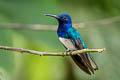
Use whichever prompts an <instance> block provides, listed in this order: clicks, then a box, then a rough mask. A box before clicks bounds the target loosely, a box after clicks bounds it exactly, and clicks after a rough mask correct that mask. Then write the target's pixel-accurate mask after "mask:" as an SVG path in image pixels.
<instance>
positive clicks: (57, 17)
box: [44, 14, 60, 19]
mask: <svg viewBox="0 0 120 80" xmlns="http://www.w3.org/2000/svg"><path fill="white" fill-rule="evenodd" d="M44 15H45V16H51V17H54V18H56V19H60V17H59V16H57V15H53V14H44Z"/></svg>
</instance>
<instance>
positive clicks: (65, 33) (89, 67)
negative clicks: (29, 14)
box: [46, 14, 98, 75]
mask: <svg viewBox="0 0 120 80" xmlns="http://www.w3.org/2000/svg"><path fill="white" fill-rule="evenodd" d="M46 16H51V17H54V18H56V19H57V20H58V22H59V26H58V29H57V34H58V37H59V40H60V41H61V43H62V44H63V45H64V47H65V48H66V51H74V50H81V49H87V46H86V45H85V43H84V41H83V39H82V37H81V35H80V34H79V32H78V31H77V30H76V29H74V28H73V27H72V19H71V17H70V16H69V15H68V14H61V15H52V14H46ZM71 57H72V59H73V60H74V62H75V63H76V64H77V65H78V66H79V67H80V68H81V69H82V70H83V71H84V72H86V73H87V74H89V75H91V73H93V74H94V71H95V70H98V66H97V64H96V63H95V61H94V59H93V57H92V56H91V55H90V53H82V54H79V55H72V56H71Z"/></svg>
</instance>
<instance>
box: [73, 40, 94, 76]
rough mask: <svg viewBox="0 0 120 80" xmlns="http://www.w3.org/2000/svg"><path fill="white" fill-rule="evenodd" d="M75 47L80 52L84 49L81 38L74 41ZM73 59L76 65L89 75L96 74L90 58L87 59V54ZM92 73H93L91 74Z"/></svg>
mask: <svg viewBox="0 0 120 80" xmlns="http://www.w3.org/2000/svg"><path fill="white" fill-rule="evenodd" d="M74 45H75V46H76V48H77V49H78V50H80V49H84V47H83V45H82V42H81V40H80V39H79V38H77V39H76V40H75V41H74ZM71 57H72V59H73V60H74V61H75V63H76V64H77V65H78V66H79V67H80V68H81V69H82V70H83V71H85V72H86V73H88V74H89V75H91V72H92V73H93V74H94V70H93V68H92V66H91V64H90V62H89V60H88V57H87V54H86V53H83V54H80V55H75V56H71ZM90 71H91V72H90Z"/></svg>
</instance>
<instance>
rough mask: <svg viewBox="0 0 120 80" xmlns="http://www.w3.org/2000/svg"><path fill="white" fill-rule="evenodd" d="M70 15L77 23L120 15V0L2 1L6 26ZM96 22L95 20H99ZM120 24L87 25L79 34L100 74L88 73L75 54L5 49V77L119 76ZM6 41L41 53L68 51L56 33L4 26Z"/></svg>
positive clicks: (0, 63)
mask: <svg viewBox="0 0 120 80" xmlns="http://www.w3.org/2000/svg"><path fill="white" fill-rule="evenodd" d="M45 13H51V14H61V13H69V14H70V15H71V17H72V19H73V23H75V24H77V23H81V22H90V21H98V20H102V19H106V18H112V17H119V16H120V1H119V0H0V24H7V23H18V24H45V25H53V24H57V21H56V20H55V19H52V18H50V17H46V16H44V15H43V14H45ZM93 24H94V23H93ZM119 26H120V22H114V23H110V24H107V25H105V24H104V25H102V24H97V23H95V25H87V26H86V27H85V28H80V29H79V32H80V34H81V35H82V37H83V39H84V40H85V42H86V44H87V46H88V48H103V47H106V48H107V51H106V52H104V54H92V55H93V56H94V57H95V60H96V62H97V64H98V66H99V70H98V71H96V73H95V75H92V76H89V75H87V74H85V73H84V72H82V71H81V70H80V69H79V68H78V67H77V66H76V65H75V64H74V63H73V61H72V60H71V58H70V57H40V56H36V55H31V54H19V53H17V54H15V53H14V52H10V51H3V50H0V80H119V78H120V69H119V67H120V63H119V60H120V53H119V48H120V42H119V41H120V27H119ZM0 45H6V46H14V47H18V48H28V49H34V50H39V51H49V52H59V51H64V47H63V46H62V45H61V44H60V42H59V40H58V37H57V34H56V31H33V30H15V29H0Z"/></svg>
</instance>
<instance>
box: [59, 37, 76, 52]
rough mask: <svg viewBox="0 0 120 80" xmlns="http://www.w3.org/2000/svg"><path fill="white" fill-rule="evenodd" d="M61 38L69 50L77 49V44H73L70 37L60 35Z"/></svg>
mask: <svg viewBox="0 0 120 80" xmlns="http://www.w3.org/2000/svg"><path fill="white" fill-rule="evenodd" d="M59 40H60V41H61V42H62V43H63V44H64V46H65V47H66V48H67V49H68V50H76V48H75V46H74V45H73V43H72V41H71V40H70V39H65V38H61V37H60V38H59Z"/></svg>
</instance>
